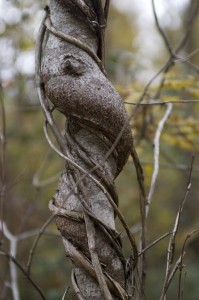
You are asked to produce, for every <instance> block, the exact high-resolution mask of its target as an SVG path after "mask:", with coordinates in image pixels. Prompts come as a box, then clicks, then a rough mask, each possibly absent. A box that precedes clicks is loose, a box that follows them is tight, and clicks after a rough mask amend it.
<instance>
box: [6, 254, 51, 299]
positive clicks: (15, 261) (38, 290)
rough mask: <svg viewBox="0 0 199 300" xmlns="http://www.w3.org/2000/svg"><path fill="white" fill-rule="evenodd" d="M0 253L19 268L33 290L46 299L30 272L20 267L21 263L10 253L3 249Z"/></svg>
mask: <svg viewBox="0 0 199 300" xmlns="http://www.w3.org/2000/svg"><path fill="white" fill-rule="evenodd" d="M0 255H4V256H6V257H7V258H8V260H9V261H10V260H11V261H12V262H13V263H14V264H15V265H16V266H17V267H18V268H19V269H20V270H21V272H22V273H23V274H24V275H25V277H26V278H27V279H28V281H29V282H30V283H31V284H32V286H33V287H34V288H35V290H36V291H37V292H38V294H39V295H40V297H41V299H43V300H46V298H45V296H44V294H43V292H42V290H41V288H40V287H39V286H38V284H37V283H36V282H35V281H34V280H33V279H32V278H31V277H30V274H28V273H27V272H26V270H25V269H24V268H23V267H22V265H21V264H20V263H19V262H18V261H17V260H16V258H14V257H13V256H12V255H10V254H9V253H7V252H5V251H4V250H1V251H0Z"/></svg>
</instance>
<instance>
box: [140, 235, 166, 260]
mask: <svg viewBox="0 0 199 300" xmlns="http://www.w3.org/2000/svg"><path fill="white" fill-rule="evenodd" d="M170 234H171V232H167V233H165V234H163V235H162V236H161V237H159V238H158V239H156V240H155V241H153V242H152V243H151V244H149V245H148V246H147V247H146V248H144V249H143V250H142V251H140V252H139V253H138V256H140V255H142V254H143V253H144V252H146V251H147V250H149V249H150V248H152V247H153V246H155V245H156V244H157V243H159V242H160V241H161V240H163V239H164V238H166V237H167V236H169V235H170Z"/></svg>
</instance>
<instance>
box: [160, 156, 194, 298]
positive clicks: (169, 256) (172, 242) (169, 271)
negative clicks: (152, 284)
mask: <svg viewBox="0 0 199 300" xmlns="http://www.w3.org/2000/svg"><path fill="white" fill-rule="evenodd" d="M193 162H194V156H193V157H192V160H191V166H190V172H189V178H188V183H187V186H186V190H185V195H184V198H183V201H182V203H181V204H180V206H179V210H178V213H177V216H176V219H175V223H174V227H173V230H172V234H171V238H170V241H169V245H168V251H167V265H166V273H165V280H164V284H163V288H162V294H161V297H160V300H166V291H167V288H168V283H169V278H170V276H171V274H172V263H173V257H174V253H175V239H176V235H177V232H178V228H179V224H180V219H181V215H182V211H183V208H184V204H185V202H186V199H187V197H188V194H189V192H190V189H191V176H192V170H193ZM182 255H184V254H183V253H182Z"/></svg>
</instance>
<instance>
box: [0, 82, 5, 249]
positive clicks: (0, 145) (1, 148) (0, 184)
mask: <svg viewBox="0 0 199 300" xmlns="http://www.w3.org/2000/svg"><path fill="white" fill-rule="evenodd" d="M0 110H1V132H0V152H1V153H0V169H1V172H0V220H2V221H3V218H4V216H3V213H4V200H5V193H6V114H5V105H4V98H3V87H2V83H1V80H0ZM0 226H1V224H0ZM2 236H3V230H2V231H1V234H0V243H1V240H2Z"/></svg>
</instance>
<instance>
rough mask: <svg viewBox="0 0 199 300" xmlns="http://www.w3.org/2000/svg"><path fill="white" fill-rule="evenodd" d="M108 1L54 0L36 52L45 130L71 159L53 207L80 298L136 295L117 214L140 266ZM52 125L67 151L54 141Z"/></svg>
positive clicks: (128, 137) (127, 137)
mask: <svg viewBox="0 0 199 300" xmlns="http://www.w3.org/2000/svg"><path fill="white" fill-rule="evenodd" d="M108 6H109V1H106V3H105V6H104V7H103V5H102V1H101V0H97V1H91V0H87V1H83V0H74V1H72V0H65V1H63V0H51V1H50V6H49V8H47V9H46V16H45V17H44V20H43V22H42V25H41V28H40V31H39V37H38V43H37V50H36V58H37V59H36V62H37V65H36V79H37V86H38V93H39V97H40V101H41V105H42V108H43V111H44V113H45V116H46V123H45V127H44V129H45V134H46V137H47V139H48V141H49V144H50V145H51V146H52V147H53V149H54V150H55V151H57V152H58V153H59V154H60V155H61V156H62V157H63V158H64V159H65V170H64V172H63V174H62V176H61V178H60V181H59V186H58V190H57V192H56V194H55V196H54V197H53V199H52V201H51V202H50V204H49V207H50V210H51V211H53V213H54V215H55V220H56V224H57V227H58V229H59V231H60V232H61V235H62V238H63V243H64V246H65V249H66V253H67V256H69V258H70V259H71V261H72V262H73V264H74V266H75V269H74V270H73V273H72V283H73V287H74V289H75V291H76V293H77V296H78V297H79V299H88V298H91V299H128V298H129V296H128V292H127V286H126V281H127V276H126V272H125V265H126V260H125V258H124V256H123V254H122V246H121V242H120V238H119V235H118V232H117V231H116V229H115V223H114V217H115V215H117V216H118V217H119V219H120V221H121V222H122V224H123V226H124V228H125V230H126V232H127V235H128V237H129V240H130V242H131V245H132V248H133V254H134V255H133V260H134V265H135V264H136V260H137V253H136V246H135V242H134V239H133V237H132V236H131V233H130V230H129V228H128V226H127V224H126V222H125V220H124V218H123V216H122V215H121V213H120V211H119V209H118V207H117V205H118V196H117V192H116V190H115V185H114V180H115V178H116V177H117V176H118V174H119V173H120V172H121V170H122V168H123V166H124V164H125V163H126V161H127V159H128V156H129V154H130V153H131V150H132V143H133V140H132V135H131V130H130V127H129V125H128V116H127V114H126V111H125V109H124V105H123V101H122V99H121V98H120V96H119V94H118V93H117V92H116V90H115V89H114V87H113V86H112V84H111V83H110V82H109V80H108V79H107V77H106V73H105V70H104V67H103V60H104V50H103V48H104V44H103V43H104V41H103V38H104V29H105V23H106V19H107V15H108ZM44 41H45V43H44ZM55 108H56V109H58V110H59V111H60V112H62V113H63V114H64V115H65V116H66V125H65V133H64V136H62V135H61V133H60V131H59V129H58V127H57V125H56V123H55V121H54V119H53V115H52V112H53V110H54V109H55ZM47 125H49V126H50V128H51V130H52V132H53V134H54V136H55V138H56V141H57V143H58V145H59V147H60V150H59V149H57V148H56V147H55V146H54V145H53V144H52V142H51V140H50V138H49V135H48V128H47ZM129 261H130V260H128V264H129Z"/></svg>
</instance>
